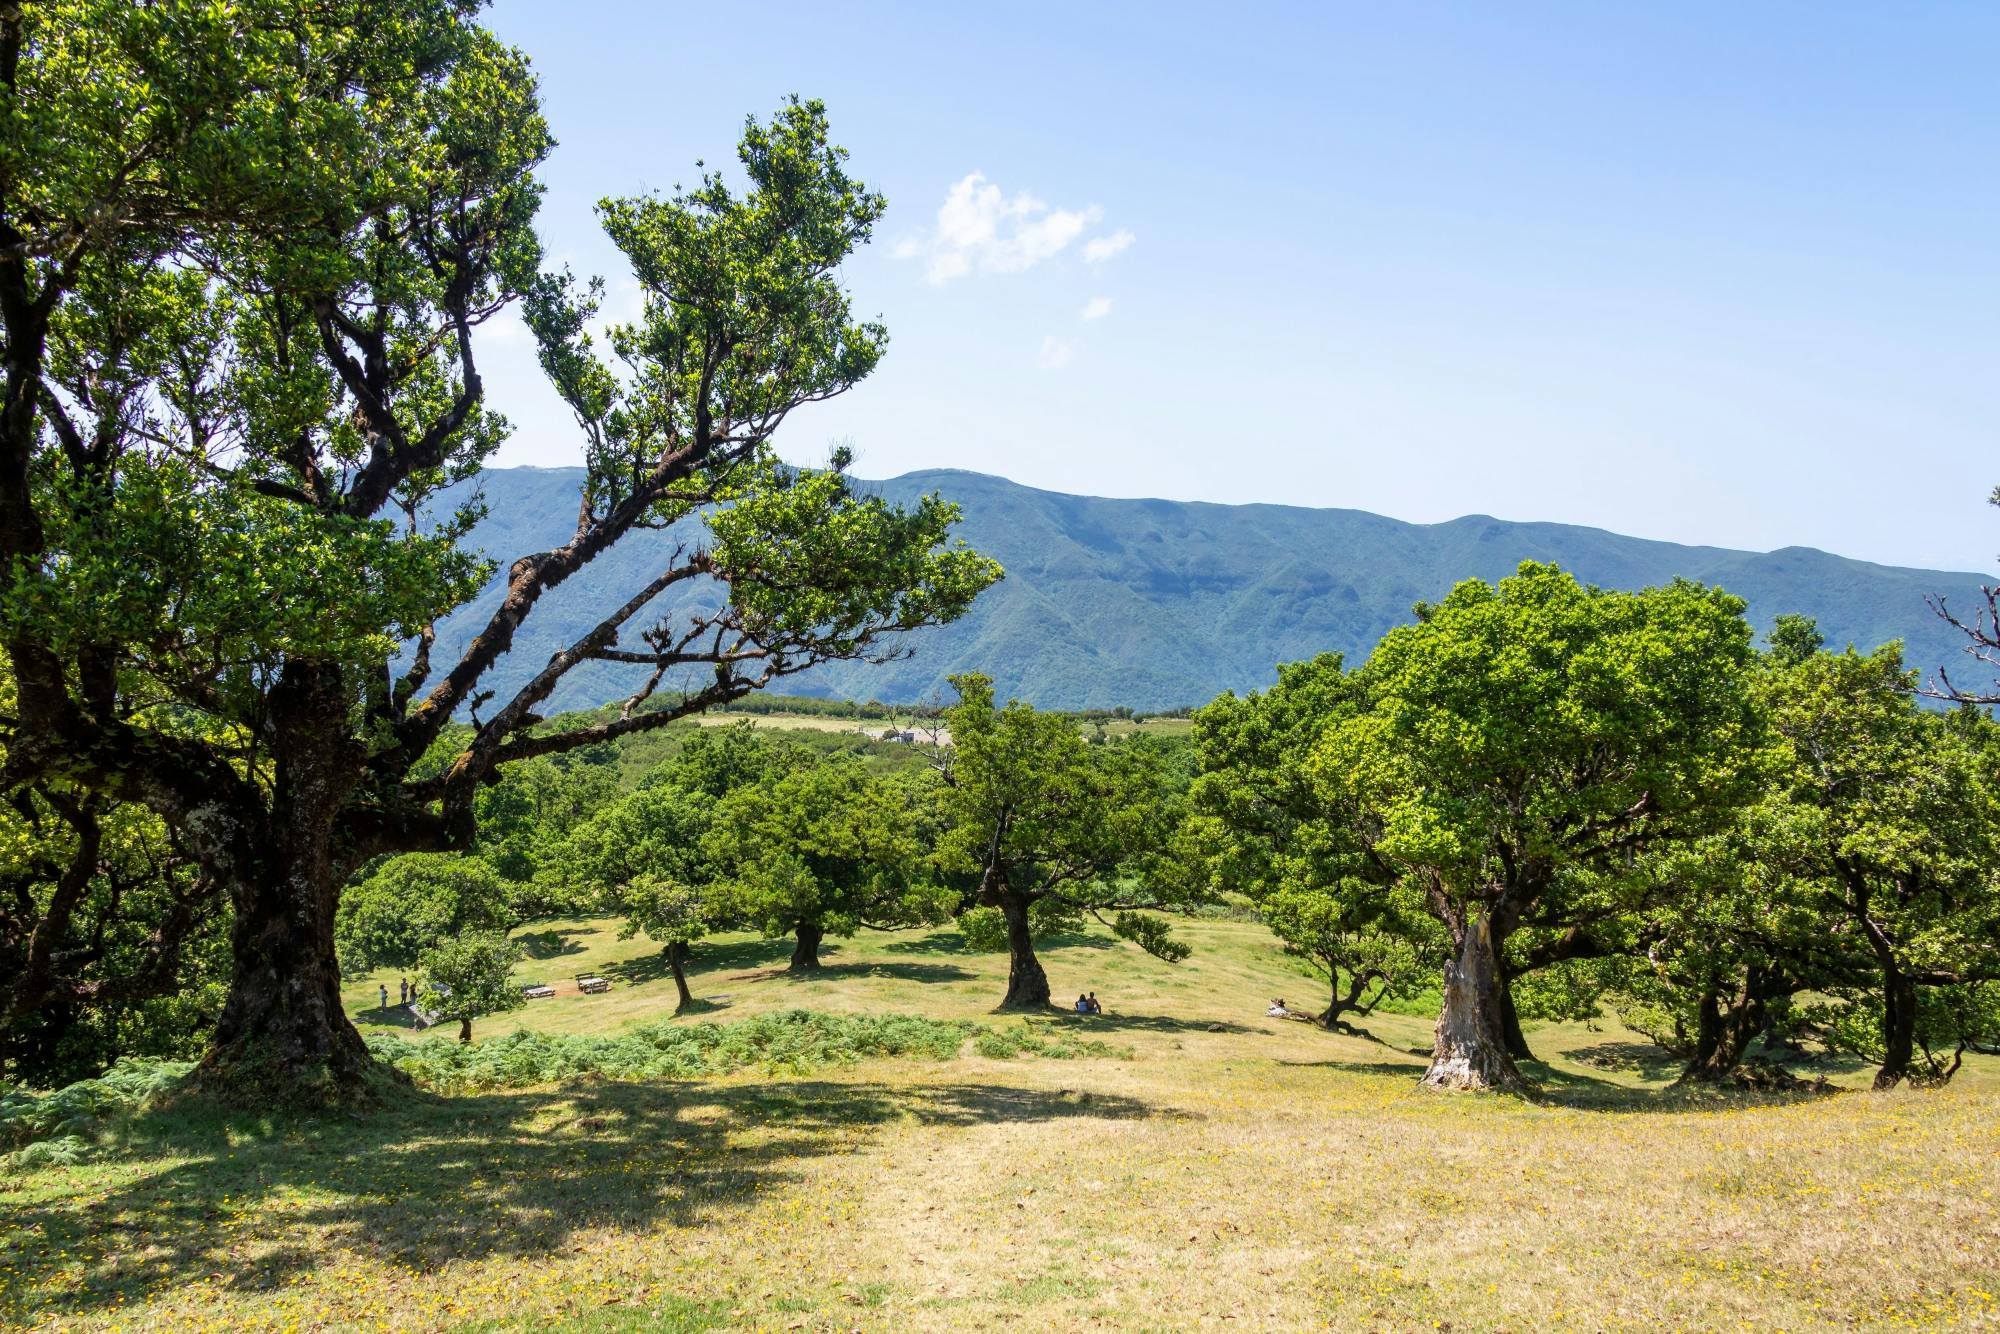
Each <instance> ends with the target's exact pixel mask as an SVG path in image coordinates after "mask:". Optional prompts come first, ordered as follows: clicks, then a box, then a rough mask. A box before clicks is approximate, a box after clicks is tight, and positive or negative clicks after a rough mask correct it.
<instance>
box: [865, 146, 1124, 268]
mask: <svg viewBox="0 0 2000 1334" xmlns="http://www.w3.org/2000/svg"><path fill="white" fill-rule="evenodd" d="M1103 215H1104V210H1103V209H1101V208H1099V207H1098V206H1097V205H1095V204H1092V205H1090V206H1088V207H1087V208H1081V209H1065V208H1051V207H1050V206H1049V205H1048V204H1047V203H1046V202H1045V201H1043V200H1041V199H1038V198H1036V197H1035V196H1034V195H1032V194H1030V193H1028V192H1027V191H1026V190H1022V191H1020V192H1018V193H1016V194H1015V195H1013V196H1011V197H1009V196H1008V195H1006V194H1004V193H1002V191H1001V189H1000V187H999V186H997V185H995V184H993V182H991V181H989V180H987V179H986V175H985V173H984V172H977V171H975V172H973V173H971V174H970V175H968V176H966V177H965V178H964V179H963V180H961V181H959V182H958V183H957V184H956V185H954V186H952V187H951V190H950V192H949V193H947V194H946V195H945V197H944V203H943V204H941V205H939V206H938V211H937V226H936V227H935V228H934V229H933V230H931V231H930V232H928V233H926V234H924V235H922V236H918V237H911V238H908V239H906V240H904V241H901V242H899V243H898V244H897V246H896V249H895V254H896V257H897V258H898V259H916V258H918V257H920V256H921V257H923V258H924V261H925V262H924V277H925V278H926V279H927V280H929V281H930V282H931V283H932V284H934V285H938V286H942V285H943V284H945V283H948V282H950V281H951V280H952V279H954V278H963V277H964V276H965V275H966V274H968V273H972V272H974V271H975V270H976V271H978V272H980V273H1019V272H1021V271H1022V270H1023V269H1030V268H1033V267H1034V266H1035V265H1037V264H1039V263H1041V262H1042V261H1043V260H1045V259H1049V258H1051V257H1053V256H1055V255H1057V254H1060V253H1061V252H1062V251H1063V250H1064V249H1065V248H1067V247H1068V246H1069V244H1070V243H1071V242H1072V241H1075V240H1076V239H1077V237H1079V236H1081V235H1083V233H1084V229H1086V228H1088V227H1090V226H1092V225H1093V224H1095V223H1096V222H1097V221H1098V220H1099V219H1100V218H1101V217H1103ZM1120 235H1123V236H1126V237H1127V241H1128V243H1129V240H1130V234H1129V233H1120ZM1121 248H1122V247H1121ZM1114 253H1115V252H1114Z"/></svg>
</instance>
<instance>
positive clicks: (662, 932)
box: [619, 874, 715, 1014]
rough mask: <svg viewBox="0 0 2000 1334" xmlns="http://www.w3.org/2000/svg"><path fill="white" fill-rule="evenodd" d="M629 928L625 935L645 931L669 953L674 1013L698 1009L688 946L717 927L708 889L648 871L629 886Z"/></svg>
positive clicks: (626, 900)
mask: <svg viewBox="0 0 2000 1334" xmlns="http://www.w3.org/2000/svg"><path fill="white" fill-rule="evenodd" d="M624 901H625V912H626V919H625V929H624V930H623V931H621V932H620V933H619V935H620V937H621V938H629V937H631V936H633V935H635V934H637V933H638V932H641V931H643V932H645V933H646V936H647V938H648V939H651V940H654V941H657V942H659V944H660V949H661V953H662V954H664V955H665V956H666V960H667V971H668V972H670V973H672V974H673V978H674V992H675V997H676V998H675V1001H674V1013H675V1014H684V1013H686V1012H687V1011H688V1010H690V1009H693V1008H694V992H693V991H691V990H689V989H688V980H687V958H688V946H690V945H692V944H693V943H694V942H695V941H697V940H700V939H701V938H702V937H703V936H705V935H707V934H708V933H709V932H710V931H712V930H713V929H714V920H715V910H714V908H713V906H712V904H711V903H710V900H709V896H708V892H707V888H706V887H705V886H696V885H689V884H685V883H683V882H681V881H678V880H668V879H663V878H661V877H659V876H655V875H650V874H644V875H640V876H639V877H637V878H636V879H634V880H632V881H631V882H630V883H628V884H627V885H626V886H625V891H624Z"/></svg>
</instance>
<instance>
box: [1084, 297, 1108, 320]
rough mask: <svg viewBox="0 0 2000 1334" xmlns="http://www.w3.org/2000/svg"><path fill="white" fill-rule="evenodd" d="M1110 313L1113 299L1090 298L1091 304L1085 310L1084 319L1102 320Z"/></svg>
mask: <svg viewBox="0 0 2000 1334" xmlns="http://www.w3.org/2000/svg"><path fill="white" fill-rule="evenodd" d="M1110 313H1111V298H1110V297H1108V296H1094V297H1092V298H1090V304H1089V305H1086V306H1085V307H1084V308H1083V318H1084V319H1086V320H1101V319H1103V318H1104V317H1105V316H1106V315H1109V314H1110Z"/></svg>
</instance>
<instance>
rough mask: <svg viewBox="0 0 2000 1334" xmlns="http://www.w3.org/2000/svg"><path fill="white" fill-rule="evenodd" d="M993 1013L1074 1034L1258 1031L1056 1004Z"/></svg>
mask: <svg viewBox="0 0 2000 1334" xmlns="http://www.w3.org/2000/svg"><path fill="white" fill-rule="evenodd" d="M993 1014H994V1015H995V1016H996V1017H998V1018H1002V1019H1006V1018H1012V1017H1015V1016H1019V1017H1021V1018H1024V1019H1028V1020H1031V1021H1033V1022H1035V1023H1046V1024H1049V1025H1051V1026H1053V1027H1057V1028H1061V1029H1064V1030H1066V1031H1068V1032H1070V1033H1073V1034H1074V1035H1075V1036H1077V1037H1090V1036H1091V1035H1093V1034H1098V1033H1237V1034H1242V1033H1251V1034H1259V1035H1261V1034H1262V1033H1263V1032H1264V1030H1263V1029H1260V1028H1247V1027H1245V1026H1244V1025H1242V1024H1235V1023H1230V1022H1228V1021H1226V1020H1221V1019H1175V1018H1171V1017H1169V1016H1167V1015H1163V1014H1115V1013H1114V1014H1078V1013H1077V1012H1076V1011H1075V1010H1067V1009H1063V1008H1061V1007H1058V1006H1050V1007H1049V1008H1048V1009H1046V1010H1007V1009H998V1010H994V1011H993Z"/></svg>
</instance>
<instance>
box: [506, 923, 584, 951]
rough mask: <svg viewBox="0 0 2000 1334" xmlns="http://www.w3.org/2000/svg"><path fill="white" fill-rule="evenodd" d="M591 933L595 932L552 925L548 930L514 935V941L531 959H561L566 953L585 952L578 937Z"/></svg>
mask: <svg viewBox="0 0 2000 1334" xmlns="http://www.w3.org/2000/svg"><path fill="white" fill-rule="evenodd" d="M591 934H594V933H593V932H587V931H580V930H577V929H575V928H573V927H572V928H556V927H551V928H549V929H548V930H546V931H522V932H520V933H519V934H517V935H516V936H515V937H514V941H515V943H516V944H518V945H519V946H520V947H521V949H522V950H523V951H524V952H525V953H526V954H527V956H528V957H529V958H530V959H559V958H561V957H562V956H563V955H565V954H581V953H583V946H582V945H581V944H580V943H578V941H577V940H576V937H578V936H582V935H591Z"/></svg>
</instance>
